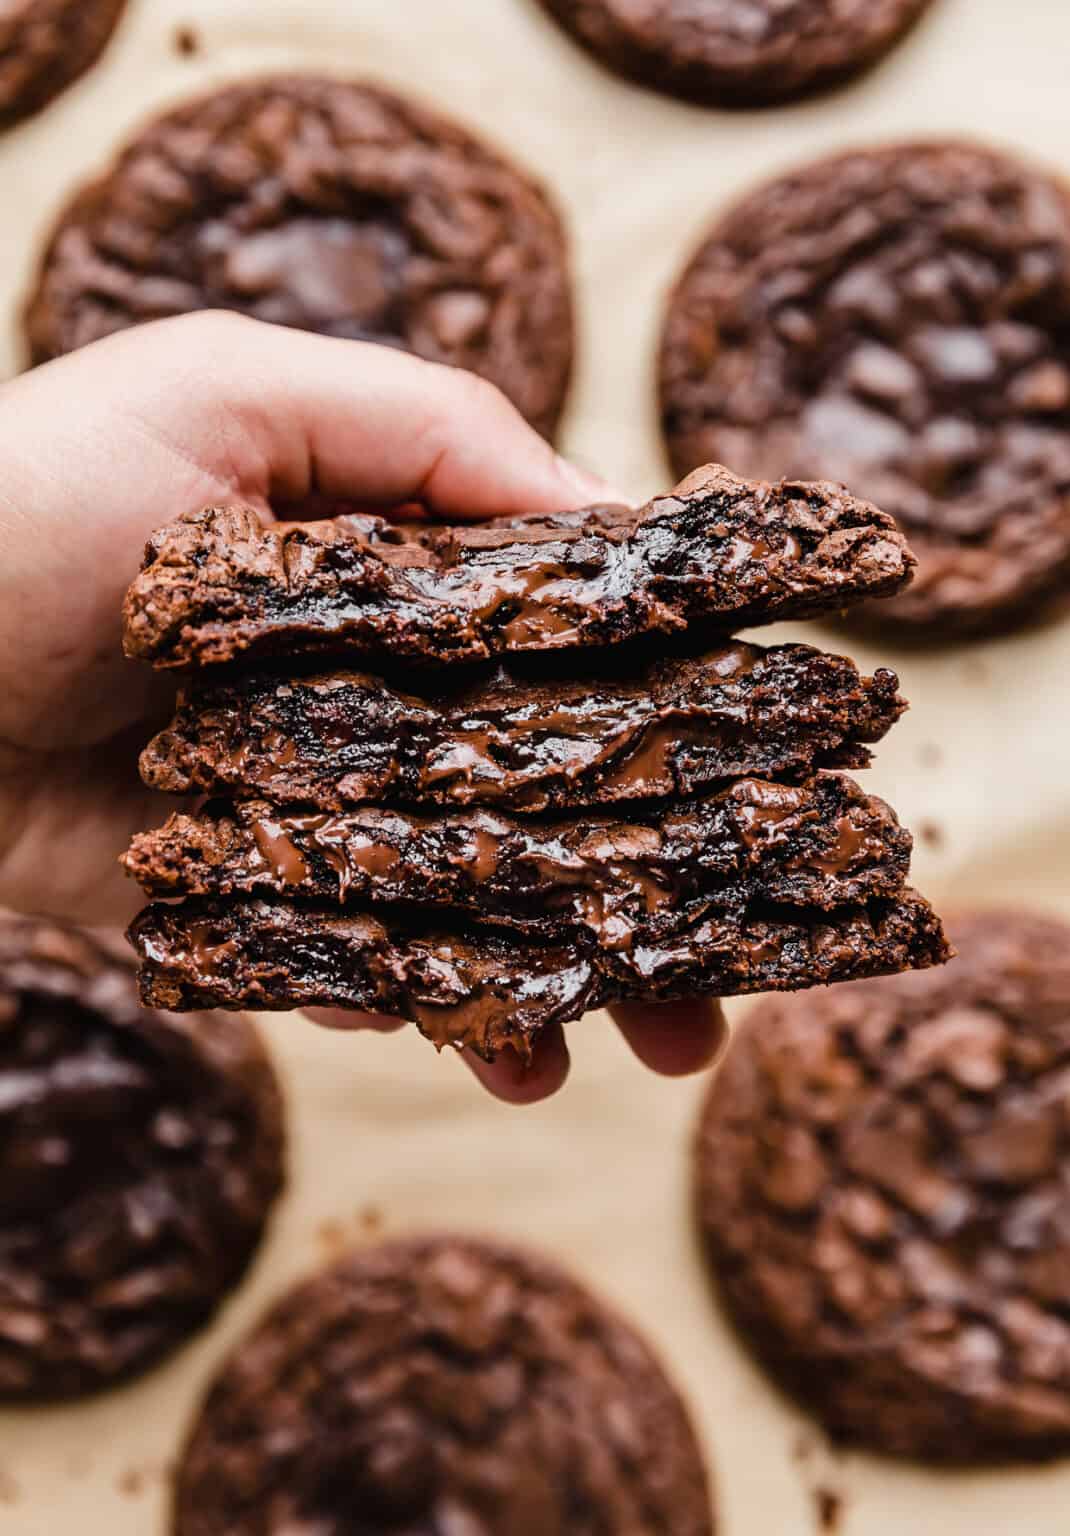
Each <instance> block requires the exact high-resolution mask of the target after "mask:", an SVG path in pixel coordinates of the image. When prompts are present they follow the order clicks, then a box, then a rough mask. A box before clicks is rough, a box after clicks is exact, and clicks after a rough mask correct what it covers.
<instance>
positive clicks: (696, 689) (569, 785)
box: [141, 641, 906, 811]
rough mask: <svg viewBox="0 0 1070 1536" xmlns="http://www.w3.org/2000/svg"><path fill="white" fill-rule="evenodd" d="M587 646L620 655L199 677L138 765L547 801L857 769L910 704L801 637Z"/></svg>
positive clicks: (162, 785)
mask: <svg viewBox="0 0 1070 1536" xmlns="http://www.w3.org/2000/svg"><path fill="white" fill-rule="evenodd" d="M625 649H627V648H625ZM597 654H599V655H604V656H605V657H606V658H607V659H608V661H609V662H611V663H616V665H615V666H612V665H603V666H601V667H596V666H595V665H593V664H592V662H591V661H590V660H589V659H588V658H587V657H584V659H583V663H582V666H578V665H577V664H576V662H575V661H574V660H573V662H572V666H571V668H570V669H569V670H568V671H565V672H563V674H562V675H554V674H548V673H547V670H546V669H545V668H540V669H539V670H538V671H537V672H531V673H527V674H526V673H525V672H524V671H522V670H520V667H519V664H518V663H517V662H514V663H512V664H511V665H510V666H509V667H505V666H491V667H486V668H481V669H480V670H479V672H478V674H477V675H476V676H475V677H474V678H473V677H472V676H471V675H469V674H467V673H466V674H465V675H463V676H462V677H461V678H460V679H458V678H457V676H456V674H455V673H452V672H451V673H449V674H448V675H447V677H446V678H445V679H441V678H436V679H435V680H434V681H433V683H432V684H431V687H430V689H429V690H425V691H424V692H423V694H422V695H421V696H420V697H419V698H416V697H414V696H413V695H412V694H411V693H410V692H408V688H407V686H406V685H409V686H411V681H412V679H411V678H408V679H405V680H404V685H403V684H402V682H401V680H399V683H398V684H394V683H392V682H391V681H389V680H387V679H384V678H382V677H370V676H368V675H366V674H362V673H357V672H332V673H323V674H320V675H317V676H313V677H302V676H300V675H298V676H291V675H285V676H280V675H277V674H275V673H252V674H249V673H246V674H244V675H242V676H239V677H236V678H234V679H228V680H226V681H217V680H216V677H215V676H214V675H213V674H208V675H207V676H206V675H205V674H195V675H194V676H193V678H192V679H191V680H190V681H189V683H187V684H186V685H185V687H184V689H183V692H182V696H181V698H180V701H179V709H178V713H177V715H176V717H175V719H174V720H173V721H172V723H171V725H170V726H169V727H168V729H167V730H166V731H162V732H161V733H160V734H159V735H158V736H156V737H155V738H154V739H153V741H152V742H150V744H149V746H148V747H147V748H146V749H145V751H144V752H143V753H142V757H141V775H142V778H143V779H144V780H145V782H146V783H147V784H150V785H152V786H153V787H154V788H157V789H164V790H170V791H171V792H172V793H178V794H188V793H189V792H190V791H192V790H202V791H207V792H209V793H212V794H217V793H221V792H228V791H234V792H239V791H240V792H244V793H247V794H255V795H263V796H265V797H267V798H268V799H271V800H273V801H274V802H275V803H276V804H281V805H293V804H297V803H301V802H306V803H308V804H312V805H315V806H318V807H320V808H321V809H323V810H332V811H336V810H342V809H344V808H345V807H346V806H347V805H350V804H359V803H360V802H361V801H365V800H378V799H380V798H382V797H384V796H389V797H390V798H391V799H395V800H400V801H403V802H406V803H410V804H414V805H423V804H437V805H446V806H449V805H454V806H456V805H473V804H485V805H495V806H500V807H502V808H503V809H512V810H521V811H544V810H547V809H550V808H562V809H565V808H572V807H576V806H583V805H591V804H598V805H606V804H611V803H613V802H617V801H628V800H633V799H642V798H645V797H650V796H667V795H670V794H674V793H675V794H681V795H686V794H693V793H695V792H696V791H699V790H702V789H706V788H708V787H710V786H712V785H714V784H717V783H718V782H719V781H722V780H725V779H729V778H735V777H739V776H743V775H756V776H758V777H760V778H769V777H774V778H799V777H802V776H805V775H806V774H807V773H809V772H810V771H812V770H813V769H814V768H822V767H844V768H864V767H865V766H866V765H867V764H868V762H869V760H870V753H869V750H868V745H869V744H870V743H872V742H876V741H878V740H880V738H881V737H882V736H883V735H884V734H885V732H886V731H888V730H889V729H890V728H891V726H892V725H893V724H894V723H895V721H896V720H897V719H898V717H899V715H900V714H901V713H902V711H903V710H904V709H905V708H906V705H905V703H904V702H903V700H902V699H900V698H899V697H898V695H897V693H896V689H897V687H898V680H897V678H896V676H895V674H894V673H893V672H889V671H887V670H885V669H883V668H882V669H880V670H878V671H877V672H876V674H875V675H874V676H873V677H872V678H869V677H860V676H859V673H858V670H857V668H856V667H855V665H854V663H853V662H851V661H848V660H847V659H846V658H845V657H842V656H829V655H824V654H822V653H821V652H820V651H815V650H813V649H812V648H811V647H809V646H802V645H785V646H774V647H773V648H772V649H770V650H763V649H762V648H761V647H759V646H755V645H746V644H744V643H743V642H742V641H734V642H732V643H731V644H728V645H723V646H721V647H719V648H718V649H716V650H713V651H710V652H708V653H707V654H706V655H704V656H700V657H694V658H688V657H680V658H673V659H668V660H662V661H657V662H650V661H643V660H639V659H636V658H634V657H631V656H630V655H629V657H628V658H627V659H626V660H625V659H623V658H622V653H621V651H620V650H619V649H614V650H610V651H608V652H605V653H597Z"/></svg>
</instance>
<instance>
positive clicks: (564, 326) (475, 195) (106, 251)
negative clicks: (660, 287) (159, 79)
mask: <svg viewBox="0 0 1070 1536" xmlns="http://www.w3.org/2000/svg"><path fill="white" fill-rule="evenodd" d="M198 309H232V310H238V311H241V312H242V313H243V314H247V315H252V316H254V317H255V318H257V319H259V320H269V321H274V322H276V323H278V324H281V325H292V326H298V327H300V328H301V329H303V330H308V331H319V332H321V333H323V334H324V335H328V336H345V337H351V338H358V339H362V340H367V341H377V342H384V343H386V344H387V345H389V346H395V347H401V348H403V349H404V350H406V351H410V352H415V353H418V354H419V355H420V356H421V357H426V358H430V359H431V360H432V361H434V362H439V363H449V364H453V365H456V366H457V367H461V368H467V369H470V370H471V371H472V372H473V373H478V374H480V375H482V377H484V378H486V379H489V380H490V381H491V383H493V384H496V385H497V386H498V387H499V388H500V389H501V390H502V391H503V392H504V393H505V394H506V395H508V396H509V398H510V399H511V400H512V401H513V403H514V404H515V405H516V406H517V408H518V409H519V410H520V411H521V412H522V413H523V415H524V416H526V417H527V419H528V420H529V421H530V422H531V423H532V424H533V425H534V426H536V427H537V428H538V429H539V430H540V431H541V432H543V433H545V434H550V433H552V432H553V430H554V427H555V426H556V424H557V420H558V417H559V415H560V413H561V408H562V405H563V403H564V398H565V392H566V389H567V387H568V380H569V373H570V369H571V361H572V311H571V296H570V291H569V270H568V254H567V249H566V237H565V233H564V230H563V227H562V225H561V222H560V220H559V219H558V216H557V214H556V213H555V211H554V209H553V207H552V206H551V204H550V202H549V201H548V199H547V197H546V195H545V193H544V192H543V191H542V189H541V188H540V187H539V186H537V185H536V183H535V182H534V181H533V180H531V179H530V178H529V177H528V176H527V175H525V174H524V173H523V172H522V171H520V170H518V169H517V168H516V167H515V166H513V165H510V164H509V163H508V162H506V161H505V160H503V159H502V158H501V157H500V156H498V155H497V154H496V153H495V152H494V151H492V150H491V149H489V148H487V147H486V146H485V145H484V144H482V143H480V142H479V141H478V140H477V139H475V138H474V137H473V136H472V135H471V134H469V133H467V132H466V131H465V130H464V129H463V128H460V127H458V126H457V125H456V124H454V123H452V122H449V121H447V120H446V119H445V118H442V117H439V116H437V115H435V114H434V113H431V112H429V111H426V110H425V109H424V108H422V107H419V106H416V105H415V104H414V103H412V102H409V101H405V100H403V99H402V98H401V97H399V96H396V95H393V94H391V93H390V92H388V91H384V90H379V89H378V88H377V87H374V86H370V85H356V84H349V83H346V82H343V81H339V80H326V79H318V78H314V77H297V76H295V77H292V78H279V79H266V80H257V81H252V82H249V83H243V84H239V85H234V86H230V87H228V88H226V89H223V90H220V91H217V92H216V93H214V94H213V95H210V96H205V97H203V98H201V99H200V100H197V101H194V102H192V103H189V104H187V105H185V106H182V107H180V108H178V109H177V110H176V111H173V112H170V113H167V114H166V115H165V116H163V117H161V118H159V119H157V120H156V121H155V122H154V123H152V124H151V125H149V126H148V127H147V128H145V129H144V131H143V132H142V133H141V134H140V135H139V136H138V137H137V138H135V139H134V140H133V141H132V142H131V143H130V144H128V145H127V147H126V148H125V149H124V150H123V152H122V153H121V154H120V156H119V158H118V159H117V161H116V162H115V164H114V165H113V166H112V168H111V169H110V170H109V171H108V172H107V173H106V174H105V175H104V176H103V177H102V178H101V179H100V180H99V181H97V182H95V183H94V184H92V185H90V186H88V187H86V188H84V189H83V190H82V191H81V192H79V193H78V194H77V195H76V196H75V198H74V199H73V201H71V202H70V203H69V205H68V206H67V208H66V210H65V211H64V212H63V213H62V215H61V216H60V219H59V221H58V223H57V225H56V227H55V229H54V231H53V234H52V237H51V240H50V241H49V243H48V246H47V249H46V251H45V254H44V258H43V261H42V263H41V267H40V271H39V275H38V279H37V287H36V291H35V292H34V294H33V296H32V298H31V300H30V303H29V305H28V308H27V310H26V313H25V317H24V318H25V329H26V336H27V341H28V348H29V353H30V356H31V358H32V360H33V361H34V362H36V363H40V362H44V361H46V360H47V359H48V358H50V357H56V356H58V355H59V354H61V353H64V352H69V351H72V350H73V349H74V348H75V347H80V346H82V345H84V344H85V343H86V342H89V341H95V340H97V339H98V338H99V337H101V336H105V335H108V334H109V333H111V332H113V331H118V330H122V329H123V328H124V327H126V326H128V325H134V324H136V323H137V322H138V321H144V320H153V319H158V318H160V317H161V316H164V315H174V314H183V313H186V312H187V311H190V310H198Z"/></svg>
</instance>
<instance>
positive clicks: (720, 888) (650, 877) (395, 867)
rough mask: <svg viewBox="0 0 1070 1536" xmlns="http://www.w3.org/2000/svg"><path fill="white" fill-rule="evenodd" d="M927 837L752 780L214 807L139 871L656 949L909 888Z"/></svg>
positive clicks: (217, 890)
mask: <svg viewBox="0 0 1070 1536" xmlns="http://www.w3.org/2000/svg"><path fill="white" fill-rule="evenodd" d="M910 850H911V837H910V834H909V833H908V832H906V831H905V830H904V829H903V828H902V827H901V826H900V825H899V823H898V821H897V820H896V818H895V815H894V813H893V812H892V811H891V809H890V808H889V807H888V806H887V805H885V804H884V802H883V801H882V800H877V799H875V798H873V797H870V796H868V795H864V794H863V793H862V791H861V790H860V789H859V788H858V786H857V784H855V783H854V782H853V781H852V780H851V779H849V778H847V777H846V776H845V775H842V774H831V773H830V774H822V775H820V776H819V777H818V778H816V779H812V780H809V781H808V782H806V783H804V784H773V783H769V782H767V781H766V780H763V779H740V780H737V781H736V782H735V783H734V784H732V785H731V786H729V787H728V788H727V789H724V790H720V791H718V792H717V793H716V794H713V795H709V796H707V797H705V798H703V799H695V800H678V801H674V802H672V803H670V804H669V805H660V806H653V807H651V806H641V807H636V808H635V812H634V814H633V815H632V816H630V817H629V818H628V819H627V820H617V819H614V818H605V817H603V816H597V815H592V814H591V813H590V812H583V813H577V814H576V815H573V816H568V817H538V818H523V817H511V816H504V815H502V814H500V813H499V812H495V811H489V810H484V809H476V810H468V811H449V812H445V813H440V814H437V815H432V816H417V815H415V814H414V813H413V812H411V811H407V810H402V809H393V808H383V807H379V806H366V807H363V808H354V809H352V810H347V811H311V812H308V811H305V812H301V811H282V810H279V809H278V808H277V807H275V806H273V805H271V804H270V803H269V802H267V801H265V800H252V801H240V802H239V803H238V804H237V805H228V804H225V803H224V804H223V805H220V806H209V808H208V809H207V811H205V812H204V813H202V814H201V815H198V816H188V815H179V816H172V817H171V818H170V820H169V821H168V822H167V824H166V825H165V826H163V827H160V828H158V829H157V830H156V831H154V832H143V833H140V834H139V835H138V836H137V837H135V838H134V841H133V843H132V845H131V847H130V849H129V850H128V852H127V853H126V854H125V855H124V857H123V864H124V865H125V868H126V871H127V873H128V874H130V875H132V876H133V877H134V878H135V879H136V880H138V881H139V882H140V883H141V885H142V886H143V888H144V889H145V890H146V891H147V892H148V894H149V895H151V896H191V895H192V896H213V897H222V896H246V895H253V896H268V897H270V896H273V895H280V896H284V897H286V898H287V899H310V900H314V901H321V902H325V903H330V902H339V903H342V904H346V903H348V904H351V905H353V906H367V905H368V904H371V905H372V906H373V907H380V906H383V905H388V906H391V907H394V908H396V909H398V910H401V909H403V908H410V909H412V908H420V907H424V908H434V909H435V912H436V913H441V914H443V915H444V916H445V919H446V920H447V921H449V920H450V919H451V918H455V917H456V916H457V915H458V914H463V915H465V916H472V917H474V918H477V919H478V920H479V921H480V922H482V923H484V924H487V925H492V926H495V927H507V928H515V929H517V930H519V931H522V932H524V933H527V934H529V935H532V936H538V937H541V938H546V939H551V940H562V939H564V940H569V939H572V938H578V940H579V941H580V942H585V941H586V942H596V943H599V944H605V945H607V946H608V947H610V948H617V947H624V946H631V945H650V944H654V943H658V942H661V941H664V940H665V939H666V938H668V937H670V936H672V935H673V934H675V933H679V932H680V931H681V930H683V929H686V928H689V927H692V926H694V924H695V923H696V921H697V920H698V918H699V917H700V916H702V915H704V914H705V913H706V912H708V911H710V910H711V909H712V910H717V911H726V910H734V909H739V908H745V907H748V906H753V905H754V903H755V902H769V903H781V904H790V905H792V906H797V907H801V906H812V907H816V908H819V909H821V910H831V909H832V908H835V907H842V906H846V905H848V904H850V903H851V902H858V901H865V900H867V899H868V898H869V897H871V896H895V895H897V894H898V892H899V891H901V890H902V888H903V886H904V885H905V883H906V876H907V870H908V868H909V864H910Z"/></svg>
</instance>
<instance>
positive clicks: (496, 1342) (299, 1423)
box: [173, 1236, 713, 1536]
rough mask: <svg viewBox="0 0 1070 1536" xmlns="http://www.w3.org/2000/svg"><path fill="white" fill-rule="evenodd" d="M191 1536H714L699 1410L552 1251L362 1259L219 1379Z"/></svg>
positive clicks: (377, 1252)
mask: <svg viewBox="0 0 1070 1536" xmlns="http://www.w3.org/2000/svg"><path fill="white" fill-rule="evenodd" d="M173 1528H174V1532H175V1536H262V1533H264V1532H266V1531H272V1532H278V1533H279V1536H282V1533H283V1532H288V1533H289V1532H292V1533H294V1536H297V1533H298V1532H308V1533H310V1536H311V1533H312V1532H313V1531H315V1532H320V1531H323V1532H327V1531H339V1532H341V1531H342V1530H350V1529H352V1530H354V1531H356V1530H357V1529H360V1530H362V1531H368V1532H371V1531H382V1532H386V1531H396V1532H398V1536H401V1532H402V1531H404V1532H405V1533H410V1532H411V1533H412V1536H423V1533H425V1532H426V1533H427V1536H431V1533H432V1532H434V1533H436V1536H490V1533H492V1532H495V1533H496V1532H501V1533H503V1536H504V1533H506V1532H508V1533H509V1536H588V1533H589V1536H595V1533H596V1532H597V1533H598V1536H712V1533H713V1517H712V1514H711V1509H710V1490H709V1483H708V1479H707V1475H706V1471H705V1468H704V1466H703V1461H702V1454H701V1452H700V1450H699V1447H698V1443H697V1441H696V1439H695V1434H694V1430H693V1429H692V1426H691V1424H690V1422H689V1419H688V1415H687V1412H686V1410H685V1408H684V1406H683V1404H682V1402H681V1401H680V1398H679V1396H678V1395H677V1392H676V1390H675V1388H674V1387H673V1385H672V1383H671V1382H670V1381H669V1380H668V1379H667V1377H666V1376H665V1374H664V1372H663V1370H662V1368H661V1366H660V1364H659V1363H658V1361H657V1359H656V1357H655V1356H654V1355H653V1354H652V1353H651V1351H650V1349H649V1348H648V1346H647V1345H646V1343H645V1342H644V1341H643V1339H642V1338H640V1337H639V1336H638V1335H637V1334H636V1333H635V1332H634V1331H633V1330H632V1328H631V1327H630V1325H628V1324H627V1323H625V1322H623V1321H622V1320H621V1319H619V1318H618V1317H616V1316H615V1315H614V1313H613V1312H611V1311H610V1310H609V1309H608V1308H606V1307H605V1306H604V1305H603V1304H602V1303H601V1302H600V1301H598V1300H596V1299H595V1298H594V1297H593V1296H591V1295H590V1294H589V1293H588V1292H587V1291H585V1290H584V1289H582V1288H581V1287H580V1286H579V1285H578V1284H576V1282H575V1281H574V1280H572V1279H571V1278H570V1277H569V1276H568V1275H566V1274H565V1273H563V1272H562V1271H561V1270H559V1269H557V1268H556V1267H555V1266H553V1265H551V1264H549V1263H548V1262H546V1261H545V1260H543V1259H542V1258H540V1257H538V1256H537V1255H535V1254H528V1253H522V1252H518V1251H517V1250H515V1249H509V1248H505V1247H502V1246H500V1245H497V1244H494V1245H492V1244H490V1243H486V1242H475V1241H473V1240H471V1239H468V1238H462V1237H446V1236H444V1237H417V1238H412V1239H409V1240H408V1241H405V1242H395V1243H390V1244H385V1245H383V1246H381V1247H373V1248H367V1249H363V1250H361V1251H358V1252H355V1253H353V1254H352V1255H350V1256H349V1257H348V1258H346V1259H344V1260H342V1261H341V1262H340V1263H337V1264H335V1265H334V1266H332V1267H331V1268H330V1269H326V1270H323V1271H321V1272H320V1273H319V1274H317V1275H314V1276H313V1277H312V1279H311V1280H308V1281H306V1282H305V1283H304V1284H303V1285H300V1286H298V1287H296V1288H295V1289H294V1290H292V1291H290V1292H289V1294H288V1295H286V1296H284V1297H283V1299H282V1300H281V1301H280V1302H278V1303H277V1304H276V1306H275V1307H274V1308H273V1309H272V1310H271V1311H270V1312H269V1313H268V1314H267V1316H266V1317H265V1318H264V1319H263V1320H262V1321H261V1322H260V1324H259V1326H258V1327H257V1328H256V1329H254V1331H253V1332H252V1334H251V1335H250V1336H249V1337H248V1338H247V1339H246V1340H245V1342H244V1343H242V1344H239V1346H238V1348H237V1349H236V1350H235V1352H234V1353H233V1354H232V1355H231V1357H230V1359H229V1361H228V1362H227V1363H226V1364H225V1365H224V1366H223V1368H222V1371H221V1372H220V1374H219V1376H218V1377H217V1378H216V1380H215V1382H214V1384H213V1385H212V1386H211V1388H210V1390H209V1392H208V1395H207V1397H206V1399H205V1402H204V1404H203V1406H202V1408H201V1411H200V1414H199V1416H198V1418H197V1421H196V1423H195V1424H194V1427H193V1431H192V1434H191V1437H190V1440H189V1443H188V1445H187V1446H186V1449H185V1452H184V1455H183V1457H182V1460H181V1464H180V1466H179V1468H178V1474H177V1478H176V1493H175V1507H174V1527H173Z"/></svg>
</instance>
